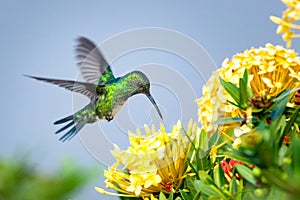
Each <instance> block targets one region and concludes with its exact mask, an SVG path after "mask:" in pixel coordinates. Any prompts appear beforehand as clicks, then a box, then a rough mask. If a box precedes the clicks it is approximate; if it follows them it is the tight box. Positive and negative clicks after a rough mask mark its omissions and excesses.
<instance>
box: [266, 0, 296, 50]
mask: <svg viewBox="0 0 300 200" xmlns="http://www.w3.org/2000/svg"><path fill="white" fill-rule="evenodd" d="M282 2H283V3H284V4H285V5H286V6H287V9H286V10H285V11H284V12H283V14H282V17H281V18H278V17H274V16H271V17H270V19H271V20H272V21H273V22H274V23H276V24H278V25H279V26H278V28H277V31H276V32H277V34H282V39H283V40H284V41H285V42H286V43H287V47H290V46H291V44H292V38H299V37H300V34H295V32H294V31H293V30H292V29H300V25H297V24H295V22H297V21H299V20H300V0H282Z"/></svg>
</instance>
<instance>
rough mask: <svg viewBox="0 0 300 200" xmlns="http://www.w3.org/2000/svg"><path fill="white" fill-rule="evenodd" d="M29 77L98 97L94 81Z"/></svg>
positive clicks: (90, 96) (94, 97) (91, 96)
mask: <svg viewBox="0 0 300 200" xmlns="http://www.w3.org/2000/svg"><path fill="white" fill-rule="evenodd" d="M25 76H27V77H29V78H33V79H36V80H39V81H44V82H47V83H52V84H55V85H58V86H59V87H63V88H65V89H67V90H70V91H73V92H78V93H81V94H83V95H85V96H87V97H89V98H90V99H96V98H97V95H96V85H95V84H93V83H84V82H78V81H69V80H60V79H51V78H41V77H36V76H28V75H25Z"/></svg>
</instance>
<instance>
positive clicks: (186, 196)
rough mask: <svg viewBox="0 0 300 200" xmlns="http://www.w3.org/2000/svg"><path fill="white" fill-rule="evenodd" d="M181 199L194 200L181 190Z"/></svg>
mask: <svg viewBox="0 0 300 200" xmlns="http://www.w3.org/2000/svg"><path fill="white" fill-rule="evenodd" d="M179 192H180V194H181V197H182V198H183V200H193V198H192V197H190V196H189V195H188V194H187V193H186V192H184V191H183V190H179Z"/></svg>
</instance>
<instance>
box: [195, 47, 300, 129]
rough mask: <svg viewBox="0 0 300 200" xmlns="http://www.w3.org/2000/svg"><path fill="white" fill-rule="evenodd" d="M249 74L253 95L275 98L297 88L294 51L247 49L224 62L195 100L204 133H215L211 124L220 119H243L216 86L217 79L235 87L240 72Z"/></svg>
mask: <svg viewBox="0 0 300 200" xmlns="http://www.w3.org/2000/svg"><path fill="white" fill-rule="evenodd" d="M245 69H248V71H249V82H250V87H251V88H252V90H253V92H254V94H255V95H266V94H268V95H270V96H271V97H275V96H277V95H278V94H279V93H280V92H282V91H283V90H286V89H293V88H297V87H299V86H300V84H299V83H300V82H299V81H300V57H298V54H297V53H296V52H295V51H294V50H289V49H285V48H284V47H282V46H273V45H272V44H266V45H265V47H260V48H251V49H250V50H245V51H244V52H242V53H240V54H237V55H234V56H233V57H232V59H231V60H229V59H225V60H224V61H223V63H222V67H221V69H219V70H217V71H216V72H214V73H213V75H212V77H211V78H210V79H209V80H208V82H207V84H206V85H204V87H203V96H202V97H201V98H200V99H198V100H197V103H198V106H199V121H200V123H201V124H202V127H203V128H204V130H206V131H207V132H212V131H214V130H216V125H215V126H213V125H212V124H211V123H212V122H214V121H216V120H218V119H220V118H222V117H244V116H245V115H246V114H248V113H244V112H243V111H242V110H240V109H238V108H237V107H236V106H233V105H232V104H229V103H228V102H227V101H226V100H227V99H229V100H231V101H233V102H234V100H233V99H232V98H231V97H230V95H229V94H228V93H227V92H226V91H225V90H224V89H223V87H222V86H221V84H220V81H219V76H220V77H222V78H223V79H224V80H225V81H229V82H232V83H234V84H235V85H237V86H238V83H239V79H240V78H241V77H242V76H243V73H244V70H245Z"/></svg>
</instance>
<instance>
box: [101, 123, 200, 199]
mask: <svg viewBox="0 0 300 200" xmlns="http://www.w3.org/2000/svg"><path fill="white" fill-rule="evenodd" d="M144 129H145V133H146V134H145V135H142V133H141V131H140V130H139V129H137V131H136V133H132V132H129V141H130V144H131V146H130V147H129V148H128V149H126V150H120V149H119V147H118V146H117V145H115V149H114V150H113V151H112V155H113V156H114V157H115V158H116V163H115V164H114V165H113V166H112V167H110V168H109V169H108V170H106V171H105V172H104V176H105V177H106V181H105V182H106V187H107V188H112V189H114V190H116V191H118V192H119V193H118V194H117V193H112V192H108V191H106V190H104V189H102V188H97V187H96V190H97V191H98V192H100V193H104V194H108V195H114V196H126V197H142V198H144V199H156V198H155V196H154V195H156V194H159V193H160V192H163V193H170V192H173V193H175V192H177V191H178V190H179V188H180V186H181V184H182V182H183V180H184V178H185V177H186V176H188V175H192V173H190V170H191V169H190V168H189V167H187V165H186V163H187V158H188V154H189V151H190V148H191V143H190V140H191V139H193V138H194V137H195V136H196V135H197V134H198V133H199V132H200V130H199V128H198V126H197V123H196V122H192V120H191V121H190V122H189V125H188V128H187V130H184V129H183V127H182V125H181V122H180V121H178V123H177V124H176V125H175V126H174V127H173V130H172V132H170V133H168V132H166V130H165V128H164V126H163V125H161V126H160V129H159V130H158V131H156V130H155V127H154V126H152V127H151V128H149V127H148V126H146V125H145V127H144Z"/></svg>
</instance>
